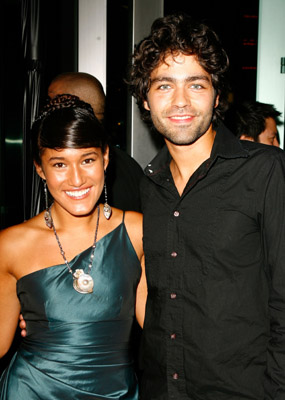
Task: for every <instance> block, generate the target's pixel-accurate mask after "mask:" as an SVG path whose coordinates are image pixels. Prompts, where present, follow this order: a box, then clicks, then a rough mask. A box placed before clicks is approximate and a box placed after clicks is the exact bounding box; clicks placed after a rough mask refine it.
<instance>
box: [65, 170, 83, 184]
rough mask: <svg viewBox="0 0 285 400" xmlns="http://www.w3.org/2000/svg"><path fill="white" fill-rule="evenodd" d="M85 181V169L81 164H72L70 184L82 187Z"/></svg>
mask: <svg viewBox="0 0 285 400" xmlns="http://www.w3.org/2000/svg"><path fill="white" fill-rule="evenodd" d="M84 183H85V175H84V171H82V169H81V168H80V167H79V166H71V167H70V171H69V184H70V185H71V186H74V187H80V186H82V185H83V184H84Z"/></svg>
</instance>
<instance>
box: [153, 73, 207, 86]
mask: <svg viewBox="0 0 285 400" xmlns="http://www.w3.org/2000/svg"><path fill="white" fill-rule="evenodd" d="M199 80H203V81H207V82H211V79H210V77H209V76H207V75H193V76H188V77H187V78H185V79H184V81H185V82H194V81H199ZM177 81H178V79H176V78H173V77H171V76H158V77H157V78H154V79H151V81H150V84H151V85H152V84H153V83H157V82H172V83H175V82H177Z"/></svg>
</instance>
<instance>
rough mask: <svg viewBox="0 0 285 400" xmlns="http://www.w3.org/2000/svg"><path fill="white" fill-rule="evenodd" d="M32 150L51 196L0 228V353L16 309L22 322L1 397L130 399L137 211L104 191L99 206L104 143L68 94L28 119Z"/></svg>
mask: <svg viewBox="0 0 285 400" xmlns="http://www.w3.org/2000/svg"><path fill="white" fill-rule="evenodd" d="M32 150H33V158H34V163H35V167H36V171H37V173H38V174H39V176H40V177H41V178H42V179H43V181H44V182H45V185H47V187H48V189H49V192H50V195H51V196H52V198H53V202H52V205H51V206H50V207H48V205H47V207H46V208H47V209H46V211H45V212H42V213H40V214H39V215H37V216H36V217H34V218H32V219H30V220H29V221H27V222H24V223H22V224H20V225H17V226H13V227H11V228H8V229H6V230H4V231H2V232H1V235H0V253H1V259H0V282H1V283H0V285H1V292H0V322H1V342H0V356H1V357H2V356H3V355H4V354H5V353H6V352H7V351H8V350H9V347H10V345H11V343H12V341H13V337H14V334H15V330H16V327H17V323H18V316H19V312H20V311H21V312H22V314H23V317H24V319H25V321H26V322H27V336H26V338H24V340H23V341H22V343H21V345H20V348H19V349H18V351H17V353H16V354H15V355H14V357H13V359H12V361H11V363H10V365H9V367H8V368H7V369H6V370H5V371H4V373H3V375H2V378H1V384H0V389H1V396H0V398H1V400H27V399H29V400H34V399H43V400H44V399H46V400H53V399H65V398H66V399H67V398H68V399H78V400H79V399H122V398H124V399H130V400H136V399H137V398H138V393H137V392H138V390H137V382H136V377H135V373H134V369H133V360H132V355H131V344H130V339H131V330H132V324H133V319H134V312H135V311H136V316H137V320H138V322H139V323H140V325H141V326H142V324H143V319H144V308H145V299H146V283H145V275H144V269H143V263H142V261H143V251H142V216H141V214H138V213H135V212H125V213H123V212H122V211H121V210H118V209H114V208H113V209H112V210H111V209H110V207H109V206H108V204H107V199H106V197H105V199H106V202H105V204H104V205H102V204H99V199H100V196H101V193H102V191H103V188H104V182H105V170H106V168H107V165H108V146H107V143H106V137H105V133H104V131H103V128H102V126H101V124H100V123H99V122H98V121H97V119H96V117H95V116H94V114H93V111H92V109H91V107H90V106H89V105H88V104H86V103H84V102H82V101H80V100H79V99H78V98H77V97H76V96H67V95H61V96H57V97H56V98H54V99H53V100H51V101H50V102H49V104H48V105H47V106H46V108H45V109H44V111H43V113H42V114H41V116H40V117H39V118H38V120H37V121H36V122H35V123H34V126H33V130H32ZM105 189H106V187H105ZM105 196H107V193H106V192H105ZM46 201H47V192H46ZM140 264H142V269H141V265H140ZM2 321H5V322H2ZM7 321H8V322H7Z"/></svg>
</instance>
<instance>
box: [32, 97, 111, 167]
mask: <svg viewBox="0 0 285 400" xmlns="http://www.w3.org/2000/svg"><path fill="white" fill-rule="evenodd" d="M107 142H108V139H107V135H106V133H105V131H104V127H103V125H102V124H101V123H100V122H99V121H98V119H97V118H96V117H95V115H94V112H93V109H92V107H91V106H90V104H88V103H85V102H84V101H82V100H80V99H79V97H77V96H73V95H70V94H62V95H58V96H55V97H54V98H53V99H49V100H48V102H47V103H46V104H45V106H44V107H43V109H42V111H41V113H40V114H39V116H38V117H37V119H36V120H35V122H34V124H33V126H32V132H31V150H32V156H33V160H34V161H35V162H36V163H37V164H38V165H40V164H41V155H42V153H43V151H44V149H45V148H49V149H66V148H75V149H80V148H81V149H82V148H88V147H98V148H101V150H102V153H103V154H104V153H105V151H106V149H107V145H108V143H107Z"/></svg>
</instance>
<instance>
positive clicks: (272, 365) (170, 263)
mask: <svg viewBox="0 0 285 400" xmlns="http://www.w3.org/2000/svg"><path fill="white" fill-rule="evenodd" d="M170 160H171V158H170V155H169V153H168V150H167V148H166V147H165V148H163V149H162V150H161V152H160V153H159V154H158V156H157V157H156V158H155V159H154V160H153V162H152V163H151V164H149V165H148V167H147V168H146V171H145V172H146V175H147V177H145V178H144V179H143V182H142V205H143V213H144V249H145V255H146V273H147V281H148V293H149V294H148V300H147V308H146V319H145V325H144V331H143V341H142V366H143V377H142V383H141V392H142V393H141V396H142V399H143V400H154V399H155V400H166V399H173V400H180V399H193V400H242V399H252V400H253V399H254V400H257V399H258V400H264V399H275V400H277V399H278V400H281V399H282V400H284V399H285V201H284V200H285V180H284V177H285V156H284V152H283V150H280V149H278V148H275V147H273V146H266V145H259V144H256V143H252V142H249V141H239V140H238V139H237V138H236V137H235V136H234V135H233V134H232V133H231V132H229V131H228V130H227V129H226V128H225V127H224V125H223V124H220V127H219V128H218V130H217V134H216V138H215V142H214V145H213V149H212V153H211V156H210V158H209V159H208V160H206V161H205V162H204V163H203V164H202V165H201V166H200V167H199V168H198V170H197V171H196V172H195V173H194V174H193V175H192V177H191V178H190V180H189V182H188V183H187V185H186V187H185V190H184V192H183V194H182V195H181V196H180V195H179V193H178V192H177V189H176V187H175V185H174V182H173V178H172V176H171V173H170V168H169V163H170Z"/></svg>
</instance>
